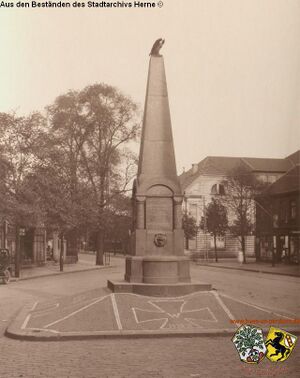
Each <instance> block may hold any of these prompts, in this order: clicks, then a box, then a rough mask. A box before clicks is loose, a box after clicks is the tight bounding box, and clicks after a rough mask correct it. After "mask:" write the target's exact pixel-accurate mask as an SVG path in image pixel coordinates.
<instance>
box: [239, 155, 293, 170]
mask: <svg viewBox="0 0 300 378" xmlns="http://www.w3.org/2000/svg"><path fill="white" fill-rule="evenodd" d="M243 160H244V161H245V163H247V164H249V166H250V167H251V170H252V171H253V172H274V173H275V172H286V171H287V170H289V169H290V168H292V163H291V162H290V161H289V160H288V159H266V158H243Z"/></svg>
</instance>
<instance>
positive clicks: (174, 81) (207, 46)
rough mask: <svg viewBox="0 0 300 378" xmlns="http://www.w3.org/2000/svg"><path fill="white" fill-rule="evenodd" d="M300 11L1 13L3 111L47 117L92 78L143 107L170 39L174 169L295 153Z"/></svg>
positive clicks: (288, 5) (278, 2) (202, 5)
mask: <svg viewBox="0 0 300 378" xmlns="http://www.w3.org/2000/svg"><path fill="white" fill-rule="evenodd" d="M108 1H111V0H108ZM126 1H127V0H126ZM82 2H85V1H84V0H82ZM127 2H128V1H127ZM14 3H15V4H16V1H15V2H14ZM71 3H72V0H71ZM86 4H87V2H86ZM299 16H300V0H226V1H225V0H164V1H163V6H162V7H161V8H159V7H157V6H156V7H155V8H151V9H149V8H130V9H125V8H112V9H111V8H109V9H108V8H87V7H85V8H62V9H53V8H39V9H36V8H34V9H33V8H26V9H20V8H16V6H15V7H13V8H3V7H1V8H0V46H1V50H0V59H1V60H0V112H9V111H17V113H18V114H19V115H23V114H28V113H30V112H31V111H35V110H38V111H42V110H43V109H44V107H45V106H47V105H49V104H51V103H52V102H53V101H54V99H55V98H56V97H57V96H58V95H60V94H63V93H66V92H67V91H68V90H70V89H75V90H80V89H83V88H84V87H85V86H87V85H90V84H94V83H96V82H103V83H107V84H110V85H114V86H116V87H117V88H118V89H119V90H120V91H122V92H123V93H124V94H126V95H129V96H130V97H131V98H132V99H133V100H134V101H136V102H137V103H138V104H140V107H141V109H143V106H144V98H145V91H146V81H147V71H148V64H149V56H148V55H149V51H150V49H151V47H152V44H153V42H154V41H155V40H156V39H157V38H160V37H163V38H165V40H166V43H165V45H164V47H163V49H162V50H161V53H162V54H163V56H164V60H165V67H166V75H167V84H168V92H169V102H170V109H171V119H172V127H173V137H174V144H175V153H176V160H177V171H178V173H181V172H182V170H183V167H185V169H186V170H187V169H189V168H190V167H191V164H192V163H197V162H199V161H200V160H202V159H203V158H205V157H206V156H212V155H218V156H244V157H270V158H271V157H279V158H282V157H285V156H287V155H289V154H291V153H293V152H295V151H296V150H298V149H299V148H300V17H299Z"/></svg>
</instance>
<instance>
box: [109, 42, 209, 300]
mask: <svg viewBox="0 0 300 378" xmlns="http://www.w3.org/2000/svg"><path fill="white" fill-rule="evenodd" d="M163 43H164V40H162V39H159V40H157V41H156V42H155V43H154V45H153V47H152V50H151V53H150V63H149V72H148V83H147V90H146V100H145V108H144V119H143V129H142V138H141V146H140V155H139V165H138V174H137V178H136V180H135V181H134V185H133V193H132V202H133V232H132V235H131V255H130V256H127V257H126V268H125V281H126V283H130V284H127V285H126V284H125V285H123V286H122V287H121V286H119V287H117V284H114V285H113V284H110V282H109V283H108V286H109V287H110V288H111V289H112V290H114V291H133V292H138V293H142V294H149V295H151V294H152V295H174V294H185V293H189V292H192V291H195V290H200V289H203V285H202V286H201V288H200V286H199V284H191V283H190V281H191V280H190V269H189V260H188V258H187V257H185V256H184V247H183V245H184V241H183V230H182V200H183V195H182V192H181V187H180V183H179V179H178V176H177V172H176V162H175V153H174V145H173V137H172V125H171V117H170V109H169V101H168V91H167V83H166V75H165V67H164V59H163V56H161V55H160V54H159V50H160V48H161V47H162V45H163ZM126 288H127V289H126ZM204 288H205V289H208V288H209V287H208V286H205V287H204Z"/></svg>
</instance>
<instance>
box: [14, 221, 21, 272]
mask: <svg viewBox="0 0 300 378" xmlns="http://www.w3.org/2000/svg"><path fill="white" fill-rule="evenodd" d="M20 254H21V251H20V227H19V226H16V249H15V277H16V278H19V277H20Z"/></svg>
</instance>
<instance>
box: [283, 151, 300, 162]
mask: <svg viewBox="0 0 300 378" xmlns="http://www.w3.org/2000/svg"><path fill="white" fill-rule="evenodd" d="M286 159H287V160H289V161H290V162H291V163H292V164H293V165H297V164H300V150H298V151H296V152H294V153H293V154H291V155H289V156H287V157H286Z"/></svg>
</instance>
